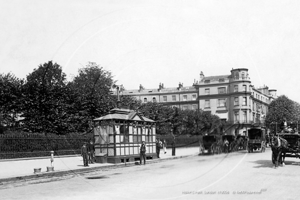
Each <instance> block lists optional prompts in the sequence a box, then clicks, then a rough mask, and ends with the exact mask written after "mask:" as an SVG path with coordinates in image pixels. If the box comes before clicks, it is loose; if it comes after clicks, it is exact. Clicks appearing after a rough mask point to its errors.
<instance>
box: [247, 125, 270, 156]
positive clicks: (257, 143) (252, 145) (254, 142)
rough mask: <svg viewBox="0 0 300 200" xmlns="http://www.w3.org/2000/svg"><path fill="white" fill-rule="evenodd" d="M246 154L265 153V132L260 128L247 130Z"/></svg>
mask: <svg viewBox="0 0 300 200" xmlns="http://www.w3.org/2000/svg"><path fill="white" fill-rule="evenodd" d="M248 138H249V140H248V152H249V153H251V152H253V151H260V152H265V150H266V131H265V129H264V128H261V127H254V128H250V129H249V130H248Z"/></svg>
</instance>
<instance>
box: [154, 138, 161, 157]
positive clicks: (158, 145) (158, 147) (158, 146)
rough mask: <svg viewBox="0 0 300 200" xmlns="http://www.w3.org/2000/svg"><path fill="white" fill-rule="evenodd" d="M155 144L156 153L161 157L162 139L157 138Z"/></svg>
mask: <svg viewBox="0 0 300 200" xmlns="http://www.w3.org/2000/svg"><path fill="white" fill-rule="evenodd" d="M155 144H156V155H157V158H159V153H160V148H161V147H162V143H161V141H160V139H156V141H155Z"/></svg>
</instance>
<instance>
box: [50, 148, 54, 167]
mask: <svg viewBox="0 0 300 200" xmlns="http://www.w3.org/2000/svg"><path fill="white" fill-rule="evenodd" d="M50 153H51V158H50V162H51V167H53V162H54V151H50Z"/></svg>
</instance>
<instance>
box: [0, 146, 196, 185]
mask: <svg viewBox="0 0 300 200" xmlns="http://www.w3.org/2000/svg"><path fill="white" fill-rule="evenodd" d="M171 154H172V149H167V153H166V154H164V153H163V151H162V150H161V153H160V158H159V159H154V160H147V163H149V164H150V163H155V162H161V161H164V160H170V159H179V158H184V157H188V156H195V155H198V154H199V147H184V148H176V155H175V156H172V155H171ZM135 164H136V163H135V162H127V163H120V164H111V163H94V164H89V167H84V166H83V159H82V157H81V156H80V155H75V156H54V162H53V166H54V171H49V172H47V167H50V166H51V162H50V155H49V157H42V158H27V159H13V160H11V159H6V160H0V172H1V173H0V185H4V184H6V183H16V182H22V181H23V182H24V181H25V182H26V181H30V180H34V179H40V178H51V177H61V176H65V175H72V174H73V175H75V174H77V175H78V174H81V173H87V172H92V171H97V170H103V169H109V168H118V167H125V166H130V165H135ZM36 168H41V172H39V173H34V169H36Z"/></svg>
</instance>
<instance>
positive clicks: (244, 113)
mask: <svg viewBox="0 0 300 200" xmlns="http://www.w3.org/2000/svg"><path fill="white" fill-rule="evenodd" d="M243 119H244V122H247V111H243Z"/></svg>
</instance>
